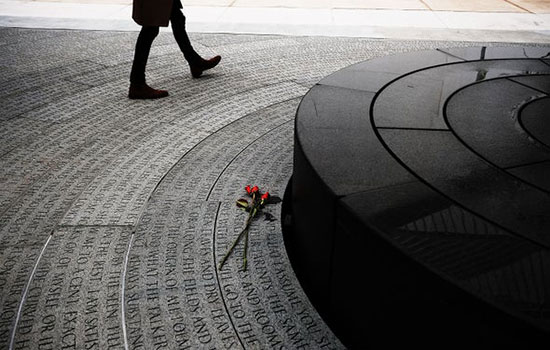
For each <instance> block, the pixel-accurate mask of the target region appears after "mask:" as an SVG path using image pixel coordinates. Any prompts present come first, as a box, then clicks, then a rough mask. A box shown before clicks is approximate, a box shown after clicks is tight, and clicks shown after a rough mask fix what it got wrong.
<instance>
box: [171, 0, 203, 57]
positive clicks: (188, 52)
mask: <svg viewBox="0 0 550 350" xmlns="http://www.w3.org/2000/svg"><path fill="white" fill-rule="evenodd" d="M170 22H172V32H173V33H174V37H175V38H176V42H177V43H178V45H179V47H180V50H181V52H182V53H183V57H185V60H186V61H187V62H189V63H190V64H194V63H197V62H200V61H201V60H202V58H201V57H200V56H199V54H198V53H196V52H195V50H194V49H193V46H191V41H190V40H189V37H188V36H187V31H186V30H185V16H184V15H183V13H181V10H180V9H179V8H178V6H177V1H174V5H173V6H172V13H171V14H170Z"/></svg>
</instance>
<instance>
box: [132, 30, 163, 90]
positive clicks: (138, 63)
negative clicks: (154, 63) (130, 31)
mask: <svg viewBox="0 0 550 350" xmlns="http://www.w3.org/2000/svg"><path fill="white" fill-rule="evenodd" d="M158 33H159V27H146V26H144V27H142V28H141V31H140V32H139V36H138V39H137V42H136V52H135V54H134V63H133V64H132V72H131V73H130V82H131V83H134V84H143V83H145V66H146V65H147V59H148V58H149V51H151V45H152V44H153V40H155V38H156V37H157V35H158Z"/></svg>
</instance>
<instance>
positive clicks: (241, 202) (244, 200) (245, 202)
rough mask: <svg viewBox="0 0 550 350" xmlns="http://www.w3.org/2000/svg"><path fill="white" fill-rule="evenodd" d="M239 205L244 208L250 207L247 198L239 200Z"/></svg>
mask: <svg viewBox="0 0 550 350" xmlns="http://www.w3.org/2000/svg"><path fill="white" fill-rule="evenodd" d="M237 207H239V208H242V209H248V201H247V200H246V199H243V198H241V199H239V200H238V201H237Z"/></svg>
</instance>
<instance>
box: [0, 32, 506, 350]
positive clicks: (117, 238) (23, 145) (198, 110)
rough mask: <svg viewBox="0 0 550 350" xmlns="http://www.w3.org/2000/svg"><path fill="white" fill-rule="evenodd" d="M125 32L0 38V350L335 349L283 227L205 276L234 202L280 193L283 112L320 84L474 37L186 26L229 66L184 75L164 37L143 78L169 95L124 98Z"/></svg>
mask: <svg viewBox="0 0 550 350" xmlns="http://www.w3.org/2000/svg"><path fill="white" fill-rule="evenodd" d="M136 36H137V33H135V32H108V31H103V32H95V31H72V30H38V29H16V28H1V29H0V96H1V100H0V101H1V106H0V107H1V108H0V110H1V115H0V123H1V128H0V144H1V147H0V164H1V167H0V290H1V294H0V348H2V349H36V348H42V349H62V348H65V347H66V348H71V347H72V348H77V349H85V348H86V349H88V348H90V349H92V348H96V349H108V348H113V349H161V348H169V349H214V348H226V349H243V348H244V349H280V348H286V349H320V348H327V349H339V348H342V347H343V345H342V344H341V343H340V342H339V341H338V339H337V338H336V337H335V336H334V335H333V334H332V333H331V332H330V330H329V329H328V328H327V327H326V325H325V324H324V322H323V321H322V319H321V318H320V317H319V315H318V314H317V313H316V312H315V310H314V309H313V308H312V306H311V305H310V303H309V301H308V299H307V298H306V296H305V295H304V293H303V291H302V290H301V288H300V286H299V283H298V281H297V280H296V277H295V276H294V273H293V271H292V268H291V266H290V263H289V261H288V258H287V255H286V251H285V248H284V244H283V240H282V233H281V222H280V220H277V221H274V222H267V221H263V220H258V221H256V222H254V225H253V226H252V230H251V236H250V239H251V241H250V251H249V255H250V256H249V258H250V263H249V269H248V270H247V271H246V272H243V271H242V270H241V261H242V260H241V253H239V252H240V250H239V249H240V248H241V246H240V245H239V249H238V250H237V253H236V254H234V255H233V256H232V257H231V258H230V259H229V261H228V264H227V265H226V266H224V268H223V269H221V270H217V269H216V264H217V263H218V262H219V261H220V259H221V257H223V255H224V254H225V251H226V250H227V248H228V247H229V245H230V244H231V242H232V241H233V239H234V238H235V237H236V235H237V234H238V233H239V232H240V230H242V228H243V226H244V222H245V219H246V218H245V213H243V212H242V211H239V210H238V209H237V208H236V207H235V200H237V199H238V198H240V197H243V196H244V190H243V188H244V186H245V185H247V184H256V185H259V186H260V187H261V188H262V189H264V190H268V191H270V192H271V193H274V194H277V195H280V196H282V195H283V192H284V190H285V187H286V185H287V182H288V180H289V177H290V176H291V173H292V149H293V118H294V113H295V110H296V108H297V106H298V104H299V102H300V98H301V97H302V96H303V95H304V94H305V93H306V92H307V91H308V89H309V88H310V87H312V86H313V85H314V84H315V83H316V82H317V81H319V80H320V79H321V78H322V77H324V76H326V75H328V74H330V73H332V72H334V71H336V70H338V69H340V68H343V67H346V66H348V65H350V64H353V63H356V62H359V61H363V60H366V59H369V58H373V57H379V56H383V55H389V54H393V53H399V52H403V51H412V50H422V49H433V48H437V47H450V46H465V45H479V43H464V42H436V41H391V40H373V39H357V38H355V39H352V38H326V37H293V36H270V35H236V34H192V35H191V39H192V41H193V43H194V45H195V47H196V49H197V50H198V51H199V52H200V53H201V54H202V55H203V56H211V55H214V54H221V55H222V56H223V60H222V62H221V64H220V66H219V67H216V68H215V69H214V70H212V71H211V72H207V73H206V74H205V75H204V77H202V78H200V79H192V78H191V76H190V73H189V70H188V67H187V65H186V64H185V63H184V61H183V58H182V55H181V53H180V52H179V50H178V48H177V45H176V43H175V41H174V39H173V37H172V35H171V34H169V33H161V34H160V35H159V37H158V38H157V40H156V41H155V44H154V46H153V50H152V52H151V57H150V61H149V66H148V81H149V83H150V84H151V85H152V86H155V87H159V88H166V89H168V90H169V92H170V96H169V97H168V98H165V99H162V100H157V101H132V100H129V99H127V97H126V94H127V88H128V76H129V70H130V65H131V60H132V56H133V49H134V43H135V39H136ZM488 45H491V44H490V43H489V44H488ZM499 45H507V44H506V43H504V44H503V43H499ZM280 206H281V205H280V204H277V205H272V206H270V207H267V208H266V210H268V211H269V212H271V213H272V214H273V215H275V216H276V217H279V215H280V212H281V207H280ZM365 336H368V335H365Z"/></svg>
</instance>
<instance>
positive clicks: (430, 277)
mask: <svg viewBox="0 0 550 350" xmlns="http://www.w3.org/2000/svg"><path fill="white" fill-rule="evenodd" d="M549 55H550V53H549V50H548V48H542V47H541V48H536V47H529V48H524V47H487V48H486V47H475V48H457V49H441V50H433V51H424V52H415V53H408V54H401V55H396V56H390V57H383V58H379V59H374V60H371V61H366V62H363V63H359V64H356V65H353V66H350V67H348V68H345V69H343V70H340V71H339V72H337V73H334V74H332V75H330V76H328V77H327V78H325V79H323V80H322V81H321V82H320V83H319V84H317V85H316V86H315V87H313V88H312V89H311V90H310V91H309V93H308V94H307V95H306V96H305V97H304V99H303V100H302V102H301V105H300V107H299V109H298V112H297V116H296V132H295V143H296V145H295V159H294V174H293V180H292V214H293V219H294V224H293V232H292V233H291V234H290V235H288V236H289V237H288V241H289V245H290V246H292V250H293V251H294V254H292V259H293V264H294V266H295V268H296V270H297V274H298V276H299V278H300V281H301V283H302V285H303V286H304V288H305V290H306V292H307V293H308V295H309V296H310V298H311V299H312V301H313V302H314V304H315V305H316V307H317V308H318V309H319V310H320V312H321V313H322V315H324V317H325V318H326V319H327V321H328V323H329V324H330V325H331V327H332V328H333V329H334V330H335V332H336V333H337V335H338V336H339V337H340V338H341V339H342V340H343V341H344V343H345V344H346V345H348V346H350V347H359V346H366V345H382V344H383V345H386V346H388V345H392V344H394V345H395V344H399V345H403V344H418V345H427V346H441V347H445V348H448V347H455V346H456V347H458V346H479V345H487V346H496V345H512V344H518V345H522V346H523V347H525V346H529V345H530V344H534V342H535V341H536V340H537V339H538V338H542V339H543V340H544V341H546V342H548V340H550V254H549V253H550V251H549V248H550V147H549V145H550V97H549V94H550V58H549V57H550V56H549ZM538 340H540V339H538Z"/></svg>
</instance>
